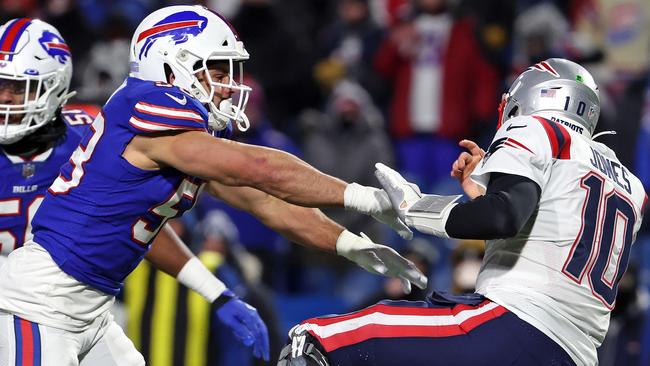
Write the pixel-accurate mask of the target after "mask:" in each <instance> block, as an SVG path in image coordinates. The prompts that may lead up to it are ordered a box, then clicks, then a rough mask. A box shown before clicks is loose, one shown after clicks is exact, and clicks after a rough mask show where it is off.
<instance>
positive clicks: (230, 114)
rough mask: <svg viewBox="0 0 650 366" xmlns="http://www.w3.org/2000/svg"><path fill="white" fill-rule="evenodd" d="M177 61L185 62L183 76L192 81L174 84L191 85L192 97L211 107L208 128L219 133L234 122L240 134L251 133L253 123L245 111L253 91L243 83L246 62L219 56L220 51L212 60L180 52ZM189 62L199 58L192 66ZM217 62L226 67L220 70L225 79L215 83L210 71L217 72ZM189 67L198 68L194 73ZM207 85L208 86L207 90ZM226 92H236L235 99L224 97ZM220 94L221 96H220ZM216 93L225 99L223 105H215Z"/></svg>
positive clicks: (211, 57)
mask: <svg viewBox="0 0 650 366" xmlns="http://www.w3.org/2000/svg"><path fill="white" fill-rule="evenodd" d="M177 58H178V59H179V61H182V62H179V63H178V65H179V66H180V67H181V68H182V69H183V70H182V73H183V74H184V76H185V77H187V79H188V80H187V83H186V84H185V83H183V82H182V81H181V82H179V83H173V84H175V85H178V86H180V87H182V86H183V84H185V85H189V92H190V94H191V95H192V96H194V97H195V98H197V99H198V100H199V102H201V103H202V104H204V105H206V106H207V107H208V109H209V112H210V113H209V119H208V126H209V127H210V128H211V129H212V130H214V131H219V130H223V129H224V128H226V126H227V125H228V122H229V121H231V120H232V121H233V122H235V123H236V124H237V127H238V128H239V130H240V131H246V130H248V128H249V127H250V123H249V121H248V117H247V116H246V114H245V113H244V110H245V109H246V104H247V103H248V98H249V95H250V92H251V91H252V89H251V88H250V87H249V86H247V85H245V84H244V82H243V81H244V66H243V60H237V59H236V58H235V57H224V56H223V55H219V52H213V53H212V54H210V55H209V56H208V57H206V58H201V57H198V56H197V55H195V54H192V53H191V52H190V51H188V50H182V51H180V52H179V53H178V55H177ZM188 59H190V60H191V59H196V61H195V62H193V63H189V62H187V60H188ZM215 63H218V64H219V65H223V66H224V67H223V68H221V67H220V68H219V71H221V72H223V78H221V79H220V80H215V79H214V78H213V75H212V74H211V73H210V70H214V66H213V65H214V64H215ZM188 64H193V65H194V66H193V69H192V70H189V69H188V68H187V67H185V65H188ZM179 81H180V80H179ZM202 81H203V82H202ZM204 83H205V84H207V86H208V87H207V88H206V87H205V86H204ZM223 89H228V90H232V91H233V92H234V93H233V95H232V96H228V97H224V96H223V95H224V94H225V92H224V90H223ZM219 91H220V92H221V93H218V92H219ZM215 94H216V95H217V96H219V97H221V101H220V102H219V105H216V104H215V103H214V97H215ZM233 98H236V101H233Z"/></svg>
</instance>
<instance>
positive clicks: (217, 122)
mask: <svg viewBox="0 0 650 366" xmlns="http://www.w3.org/2000/svg"><path fill="white" fill-rule="evenodd" d="M248 57H249V55H248V52H247V51H246V49H245V48H244V44H243V43H242V42H241V41H240V40H239V37H238V35H237V34H236V32H235V30H234V29H233V28H232V26H231V25H230V24H229V23H228V22H227V21H226V20H225V19H224V18H223V17H221V16H220V15H219V14H217V13H215V12H213V11H211V10H209V9H207V8H205V7H203V6H199V5H176V6H168V7H165V8H162V9H159V10H156V11H154V12H153V13H151V14H150V15H149V16H147V17H146V18H145V19H144V20H143V21H142V22H141V23H140V25H139V26H138V28H137V29H136V31H135V33H134V34H133V38H132V40H131V49H130V58H131V64H130V67H131V73H130V75H131V76H132V77H135V78H138V79H142V80H152V81H161V82H168V80H167V74H168V71H171V72H173V73H174V77H175V80H174V81H173V84H174V85H175V86H178V87H180V88H182V89H184V90H187V91H189V93H190V94H191V95H192V96H194V97H195V98H197V99H198V100H199V101H200V102H201V103H202V104H205V105H207V106H208V107H209V111H210V113H209V114H210V118H209V121H208V125H209V127H210V128H212V129H213V130H216V131H218V130H222V129H224V128H225V127H226V126H227V124H228V122H229V121H230V120H233V121H235V122H236V123H237V127H238V128H239V129H240V130H242V131H245V130H247V129H248V127H249V122H248V118H247V117H246V115H245V114H244V110H245V109H246V103H247V102H248V96H249V93H250V92H251V88H250V87H248V86H246V85H244V84H243V77H244V75H243V61H245V60H247V59H248ZM213 60H219V61H225V62H227V63H228V64H229V67H230V72H229V76H230V77H229V78H228V83H225V82H218V81H215V80H212V78H211V77H210V75H209V73H207V72H206V74H207V77H208V81H209V85H210V89H209V90H205V88H204V87H203V86H202V85H201V83H200V82H199V80H198V78H197V77H196V74H197V73H199V72H204V71H207V63H208V61H213ZM165 65H166V66H165ZM165 67H168V70H165ZM217 87H222V88H229V89H232V90H234V91H236V92H237V93H236V94H235V95H236V96H237V102H236V103H233V102H232V101H231V99H225V100H222V101H221V102H220V104H219V105H218V106H217V105H215V104H214V102H213V97H214V93H215V88H217Z"/></svg>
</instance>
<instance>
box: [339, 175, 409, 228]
mask: <svg viewBox="0 0 650 366" xmlns="http://www.w3.org/2000/svg"><path fill="white" fill-rule="evenodd" d="M344 201H345V208H347V209H352V210H355V211H357V212H360V213H363V214H366V215H370V216H372V217H373V218H374V219H375V220H377V221H379V222H381V223H382V224H386V225H388V226H390V227H391V228H392V229H393V230H395V231H397V233H398V234H399V235H400V236H401V237H402V238H404V239H406V240H411V239H412V238H413V232H412V231H411V229H409V227H408V226H406V224H404V222H403V221H402V220H401V219H400V218H399V217H397V214H396V212H395V210H393V206H392V205H391V202H390V199H389V197H388V195H387V194H386V192H384V191H383V190H381V189H378V188H375V187H366V186H362V185H360V184H357V183H351V184H348V186H347V187H346V189H345V194H344Z"/></svg>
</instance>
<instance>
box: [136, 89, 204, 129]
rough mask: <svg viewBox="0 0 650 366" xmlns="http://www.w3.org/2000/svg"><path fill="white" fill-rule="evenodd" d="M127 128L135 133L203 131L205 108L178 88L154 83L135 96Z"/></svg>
mask: <svg viewBox="0 0 650 366" xmlns="http://www.w3.org/2000/svg"><path fill="white" fill-rule="evenodd" d="M133 101H134V105H133V108H132V110H131V116H130V117H129V128H130V129H131V130H132V131H133V132H134V133H136V134H149V133H155V132H164V131H179V130H187V131H206V126H207V118H208V116H207V111H206V110H205V108H203V107H202V106H201V104H200V103H199V102H198V100H196V99H195V98H193V97H191V96H190V95H188V94H186V93H184V92H182V91H180V90H179V89H178V88H169V87H168V88H164V87H159V86H155V87H152V89H150V90H148V91H147V93H145V94H144V95H141V96H136V97H135V98H134V100H133Z"/></svg>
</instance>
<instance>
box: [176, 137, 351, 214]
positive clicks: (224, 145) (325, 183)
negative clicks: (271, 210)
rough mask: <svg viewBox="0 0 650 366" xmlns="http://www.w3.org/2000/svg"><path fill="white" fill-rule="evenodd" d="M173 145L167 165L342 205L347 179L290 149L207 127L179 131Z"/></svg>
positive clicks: (287, 196)
mask: <svg viewBox="0 0 650 366" xmlns="http://www.w3.org/2000/svg"><path fill="white" fill-rule="evenodd" d="M172 149H173V151H172V154H170V155H169V157H168V158H169V161H170V164H169V165H172V166H174V167H176V168H177V169H179V170H181V171H183V172H185V173H187V174H190V175H194V176H199V177H202V178H205V179H208V180H214V181H218V182H220V183H222V184H225V185H229V186H240V187H241V186H246V187H253V188H255V189H258V190H260V191H263V192H266V193H268V194H270V195H273V196H275V197H278V198H280V199H282V200H285V201H287V202H290V203H293V204H296V205H300V206H306V207H328V206H339V207H341V206H343V192H344V191H345V187H346V186H347V184H346V183H345V182H343V181H341V180H340V179H337V178H334V177H332V176H329V175H326V174H323V173H322V172H320V171H318V170H317V169H315V168H314V167H312V166H311V165H309V164H307V163H305V162H304V161H302V160H301V159H299V158H297V157H295V156H293V155H291V154H288V153H286V152H283V151H280V150H276V149H271V148H266V147H261V146H255V145H247V144H241V143H237V142H233V141H226V140H223V139H215V138H213V137H211V136H208V135H207V134H203V133H183V134H182V135H180V136H177V139H176V141H175V143H174V144H173V145H172Z"/></svg>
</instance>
